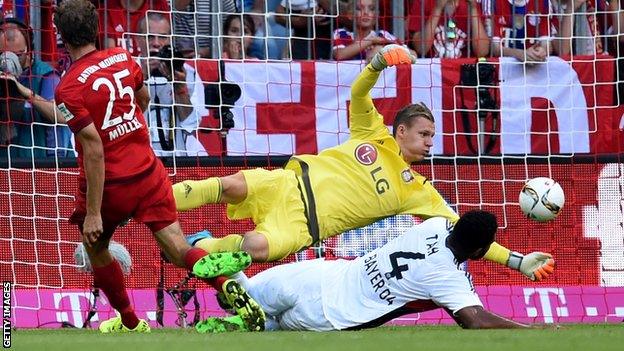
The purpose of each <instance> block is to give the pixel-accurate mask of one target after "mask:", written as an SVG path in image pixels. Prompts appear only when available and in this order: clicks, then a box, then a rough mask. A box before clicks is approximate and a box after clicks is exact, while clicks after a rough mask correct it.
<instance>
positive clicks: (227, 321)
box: [195, 316, 249, 333]
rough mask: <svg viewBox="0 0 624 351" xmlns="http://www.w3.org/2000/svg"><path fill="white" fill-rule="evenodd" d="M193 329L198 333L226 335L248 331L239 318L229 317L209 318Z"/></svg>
mask: <svg viewBox="0 0 624 351" xmlns="http://www.w3.org/2000/svg"><path fill="white" fill-rule="evenodd" d="M195 329H196V330H197V331H198V332H200V333H226V332H235V331H241V332H248V331H249V329H247V327H246V326H245V322H243V319H242V318H241V316H229V317H225V318H222V317H210V318H208V319H205V320H203V321H201V322H199V323H197V325H195Z"/></svg>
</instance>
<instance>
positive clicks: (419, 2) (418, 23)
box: [408, 0, 431, 33]
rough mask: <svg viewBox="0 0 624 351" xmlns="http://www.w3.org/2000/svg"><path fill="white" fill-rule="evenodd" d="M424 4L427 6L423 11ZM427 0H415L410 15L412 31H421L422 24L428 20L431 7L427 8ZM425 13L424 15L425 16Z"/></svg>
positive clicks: (409, 27)
mask: <svg viewBox="0 0 624 351" xmlns="http://www.w3.org/2000/svg"><path fill="white" fill-rule="evenodd" d="M422 6H425V11H424V12H423V11H422V8H421V7H422ZM426 7H427V0H424V1H423V0H415V1H414V2H413V3H412V7H411V8H410V12H409V17H408V22H409V25H408V29H409V31H410V32H412V33H418V32H420V30H421V28H422V26H423V25H424V24H425V22H427V18H429V14H430V12H431V9H427V8H426ZM423 14H424V17H423Z"/></svg>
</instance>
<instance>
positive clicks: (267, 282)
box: [247, 259, 337, 331]
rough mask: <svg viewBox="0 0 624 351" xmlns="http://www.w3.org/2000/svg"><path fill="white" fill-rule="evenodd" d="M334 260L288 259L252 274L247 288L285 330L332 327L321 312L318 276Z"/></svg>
mask: <svg viewBox="0 0 624 351" xmlns="http://www.w3.org/2000/svg"><path fill="white" fill-rule="evenodd" d="M334 263H337V261H325V260H323V259H317V260H310V261H301V262H296V263H289V264H284V265H280V266H276V267H274V268H271V269H268V270H266V271H264V272H261V273H259V274H257V275H256V276H254V277H252V278H251V279H250V280H249V282H248V286H247V288H248V289H247V290H248V292H249V294H250V295H251V297H253V298H254V299H255V300H256V301H257V302H258V303H259V304H260V305H261V306H262V308H264V311H265V313H266V314H267V315H268V316H270V317H273V318H274V319H275V321H276V322H277V323H278V324H279V327H280V329H284V330H313V331H328V330H335V329H336V328H334V326H333V325H332V324H331V322H330V321H328V320H327V318H325V314H324V313H323V300H322V294H321V280H322V278H323V275H324V271H325V270H327V269H331V267H332V266H333V264H334Z"/></svg>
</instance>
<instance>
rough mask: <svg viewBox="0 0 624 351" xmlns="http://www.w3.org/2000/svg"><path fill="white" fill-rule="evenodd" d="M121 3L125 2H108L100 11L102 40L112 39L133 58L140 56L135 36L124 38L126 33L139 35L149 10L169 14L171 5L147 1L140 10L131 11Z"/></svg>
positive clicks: (160, 1)
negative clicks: (141, 23) (143, 19)
mask: <svg viewBox="0 0 624 351" xmlns="http://www.w3.org/2000/svg"><path fill="white" fill-rule="evenodd" d="M121 1H125V0H109V1H106V5H101V7H100V8H99V9H98V12H99V17H100V31H101V32H102V33H101V34H102V37H101V39H102V40H104V38H111V39H113V40H115V46H119V47H122V48H124V49H126V50H128V51H130V53H131V54H132V55H133V56H139V54H140V49H139V47H138V46H137V44H136V42H135V41H134V38H133V36H131V35H130V36H129V35H127V34H126V35H125V36H124V33H138V28H137V25H138V23H139V20H141V19H142V18H143V17H145V14H146V12H147V11H148V10H153V11H162V12H169V11H170V9H169V3H168V2H167V0H145V1H144V2H143V5H141V7H140V8H139V9H137V10H136V11H129V10H127V9H125V8H124V7H123V6H121ZM105 21H106V22H105Z"/></svg>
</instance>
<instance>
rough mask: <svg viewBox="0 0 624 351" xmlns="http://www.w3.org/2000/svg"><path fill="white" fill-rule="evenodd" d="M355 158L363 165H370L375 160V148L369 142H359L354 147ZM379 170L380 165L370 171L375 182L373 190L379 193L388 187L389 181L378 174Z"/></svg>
mask: <svg viewBox="0 0 624 351" xmlns="http://www.w3.org/2000/svg"><path fill="white" fill-rule="evenodd" d="M355 159H356V160H358V162H359V163H361V164H363V165H365V166H370V165H372V164H373V163H375V161H377V149H376V148H375V147H374V146H373V145H372V144H370V143H363V144H360V145H358V146H357V147H356V148H355ZM380 171H381V166H379V167H376V168H375V169H373V170H372V171H370V175H371V177H372V178H373V181H374V182H375V190H376V191H377V194H379V195H381V194H383V193H385V192H386V190H388V189H390V183H388V181H387V180H386V179H384V178H383V177H381V176H380V175H379V174H378V173H379V172H380Z"/></svg>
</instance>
